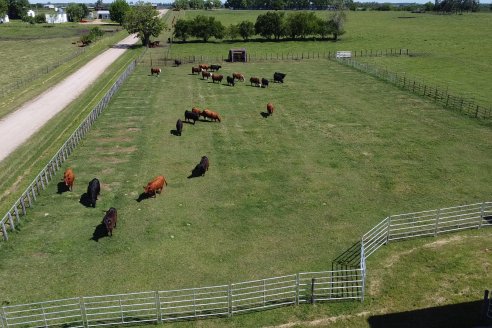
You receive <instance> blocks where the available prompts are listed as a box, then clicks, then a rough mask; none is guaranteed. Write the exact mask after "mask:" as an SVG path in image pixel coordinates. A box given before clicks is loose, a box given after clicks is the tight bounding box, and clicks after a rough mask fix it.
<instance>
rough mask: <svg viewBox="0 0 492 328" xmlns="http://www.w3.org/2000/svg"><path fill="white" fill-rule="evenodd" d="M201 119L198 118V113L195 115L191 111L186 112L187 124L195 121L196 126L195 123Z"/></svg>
mask: <svg viewBox="0 0 492 328" xmlns="http://www.w3.org/2000/svg"><path fill="white" fill-rule="evenodd" d="M199 118H200V117H199V116H198V114H197V113H193V112H191V111H189V110H185V122H189V121H190V120H192V121H193V124H195V121H198V119H199Z"/></svg>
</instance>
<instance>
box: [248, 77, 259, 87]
mask: <svg viewBox="0 0 492 328" xmlns="http://www.w3.org/2000/svg"><path fill="white" fill-rule="evenodd" d="M249 82H250V83H251V86H253V84H254V85H255V86H256V87H259V86H261V82H260V78H259V77H254V76H253V77H252V78H250V79H249Z"/></svg>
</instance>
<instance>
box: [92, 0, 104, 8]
mask: <svg viewBox="0 0 492 328" xmlns="http://www.w3.org/2000/svg"><path fill="white" fill-rule="evenodd" d="M94 9H96V10H103V9H104V4H103V0H97V1H96V4H95V5H94Z"/></svg>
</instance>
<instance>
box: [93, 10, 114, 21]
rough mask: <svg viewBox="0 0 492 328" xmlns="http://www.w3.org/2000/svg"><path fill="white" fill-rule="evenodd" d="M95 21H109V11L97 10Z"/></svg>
mask: <svg viewBox="0 0 492 328" xmlns="http://www.w3.org/2000/svg"><path fill="white" fill-rule="evenodd" d="M96 18H97V19H111V18H110V15H109V10H98V11H96Z"/></svg>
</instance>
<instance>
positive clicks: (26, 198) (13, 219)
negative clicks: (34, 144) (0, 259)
mask: <svg viewBox="0 0 492 328" xmlns="http://www.w3.org/2000/svg"><path fill="white" fill-rule="evenodd" d="M136 65H137V60H134V61H133V62H132V63H131V64H130V65H129V66H128V67H127V68H126V69H125V71H124V72H123V73H122V74H121V75H120V77H119V78H118V80H117V81H116V82H115V83H114V84H113V86H112V87H111V88H110V89H109V91H108V92H107V93H106V95H105V96H104V97H103V99H101V101H100V102H99V103H98V104H97V105H96V106H95V108H94V109H93V110H92V111H91V112H90V113H89V115H87V117H86V118H85V119H84V120H83V121H82V123H81V124H80V125H79V126H78V127H77V129H76V130H75V132H74V133H72V135H71V136H70V137H69V138H68V139H67V141H65V143H64V144H63V145H62V146H61V147H60V149H59V150H58V151H57V152H56V154H55V155H54V156H53V157H52V158H51V160H50V161H49V162H48V164H46V166H45V167H44V168H43V169H42V170H41V172H39V174H38V175H37V176H36V177H35V178H34V180H33V181H32V182H31V184H30V185H29V186H28V187H27V188H26V190H25V191H24V192H23V193H22V195H21V196H20V197H19V199H17V200H16V201H15V202H14V205H13V206H12V207H11V208H10V210H8V211H7V213H6V214H5V215H4V216H3V218H2V219H1V220H0V234H1V235H2V237H3V239H4V240H8V238H9V237H8V231H14V230H15V226H16V224H19V223H20V221H21V217H22V216H24V215H26V214H27V208H31V207H32V206H33V204H34V202H35V201H36V198H37V195H39V194H40V193H41V191H42V190H45V189H46V188H47V185H48V183H49V182H50V181H51V180H53V178H54V176H55V175H56V172H57V171H58V170H59V169H60V168H61V165H62V163H63V162H64V161H65V160H66V159H67V158H68V156H69V155H70V154H71V153H72V152H73V150H74V149H75V147H76V146H77V145H78V143H79V142H80V140H81V139H82V138H83V137H84V136H85V135H86V134H87V132H88V131H89V130H90V128H91V127H92V124H94V122H95V121H96V119H97V118H98V116H99V115H100V114H101V112H102V111H103V110H104V108H106V106H107V105H108V103H109V102H110V100H111V98H112V97H113V95H114V94H115V93H116V92H117V91H118V89H119V88H120V86H121V85H122V84H123V82H124V81H125V80H126V79H127V78H128V76H130V74H131V73H132V72H133V70H134V69H135V66H136Z"/></svg>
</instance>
